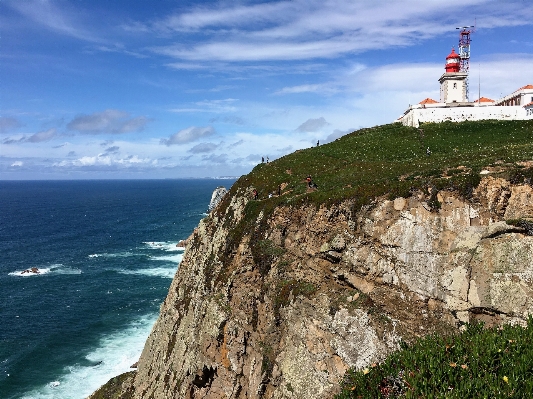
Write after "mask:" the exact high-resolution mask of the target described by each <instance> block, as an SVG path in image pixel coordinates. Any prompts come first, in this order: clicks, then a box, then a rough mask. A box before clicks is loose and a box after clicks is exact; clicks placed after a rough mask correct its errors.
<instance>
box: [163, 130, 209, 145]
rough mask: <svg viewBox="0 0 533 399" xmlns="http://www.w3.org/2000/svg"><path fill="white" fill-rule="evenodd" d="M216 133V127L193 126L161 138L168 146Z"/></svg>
mask: <svg viewBox="0 0 533 399" xmlns="http://www.w3.org/2000/svg"><path fill="white" fill-rule="evenodd" d="M214 134H215V129H214V128H213V127H211V126H207V127H196V126H191V127H188V128H186V129H183V130H180V131H179V132H177V133H174V134H173V135H172V136H170V137H169V138H168V139H161V144H165V145H167V146H170V145H174V144H185V143H190V142H192V141H195V140H198V139H200V138H203V137H208V136H212V135H214Z"/></svg>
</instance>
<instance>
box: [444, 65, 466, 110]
mask: <svg viewBox="0 0 533 399" xmlns="http://www.w3.org/2000/svg"><path fill="white" fill-rule="evenodd" d="M466 77H467V75H466V73H463V72H451V73H445V74H443V75H442V76H441V77H440V79H439V82H440V102H441V103H462V102H465V101H466V82H465V80H466Z"/></svg>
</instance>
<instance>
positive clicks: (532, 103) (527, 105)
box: [524, 101, 533, 108]
mask: <svg viewBox="0 0 533 399" xmlns="http://www.w3.org/2000/svg"><path fill="white" fill-rule="evenodd" d="M530 105H533V101H531V102H530V103H529V104H526V105H524V108H525V107H529V106H530Z"/></svg>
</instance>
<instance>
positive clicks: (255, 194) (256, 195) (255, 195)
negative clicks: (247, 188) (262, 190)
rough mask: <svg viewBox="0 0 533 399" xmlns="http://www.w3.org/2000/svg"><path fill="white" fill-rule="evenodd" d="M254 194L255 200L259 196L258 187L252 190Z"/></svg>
mask: <svg viewBox="0 0 533 399" xmlns="http://www.w3.org/2000/svg"><path fill="white" fill-rule="evenodd" d="M252 195H253V197H254V200H256V199H257V198H258V197H259V195H258V194H257V190H256V189H254V191H252Z"/></svg>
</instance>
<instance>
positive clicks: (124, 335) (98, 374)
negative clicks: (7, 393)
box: [22, 314, 157, 399]
mask: <svg viewBox="0 0 533 399" xmlns="http://www.w3.org/2000/svg"><path fill="white" fill-rule="evenodd" d="M156 318H157V315H156V314H154V315H147V316H144V317H143V318H142V319H141V320H139V321H137V322H135V323H132V324H131V325H129V326H128V327H127V328H126V329H124V330H122V331H120V332H117V333H114V334H112V335H109V336H106V337H103V338H102V339H101V340H100V342H99V345H98V347H97V348H96V349H94V350H93V351H92V352H90V353H88V354H87V355H86V356H85V357H86V359H87V360H89V361H90V362H92V363H93V365H91V366H79V365H74V366H70V367H68V368H67V369H65V373H64V374H63V375H60V376H58V377H56V378H55V379H54V380H53V381H50V382H49V383H48V384H46V385H44V386H42V387H40V388H38V389H36V390H34V391H31V392H28V393H26V394H25V395H24V396H23V397H22V399H84V398H86V397H87V396H89V395H90V394H91V393H93V392H94V391H95V390H97V389H98V388H99V387H100V386H102V385H103V384H105V383H106V382H107V381H108V380H109V379H111V378H112V377H114V376H117V375H119V374H122V373H125V372H127V371H131V368H130V366H131V365H132V364H134V363H135V362H136V361H137V360H139V356H140V355H141V352H142V349H143V346H144V342H145V341H146V338H147V337H148V335H149V334H150V330H151V329H152V326H153V324H154V323H155V320H156Z"/></svg>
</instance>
